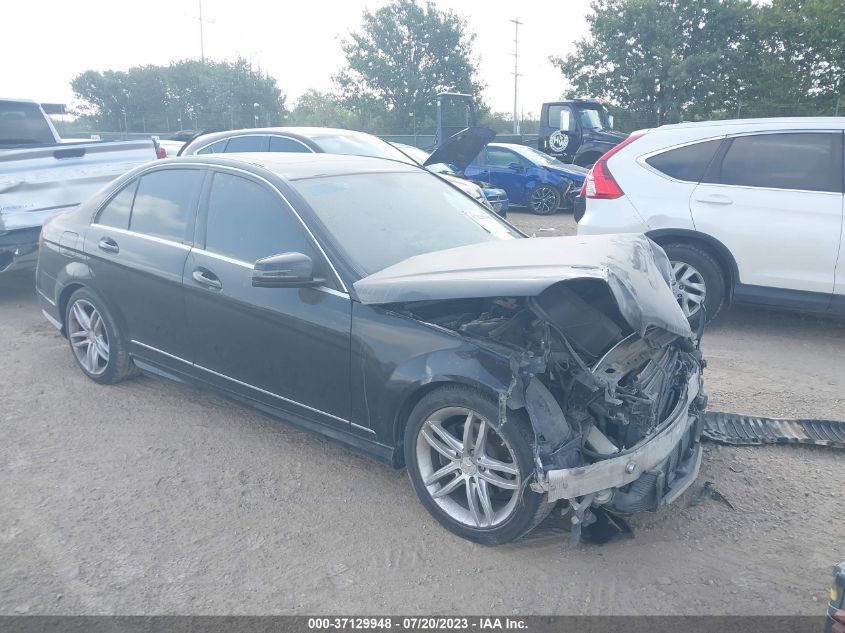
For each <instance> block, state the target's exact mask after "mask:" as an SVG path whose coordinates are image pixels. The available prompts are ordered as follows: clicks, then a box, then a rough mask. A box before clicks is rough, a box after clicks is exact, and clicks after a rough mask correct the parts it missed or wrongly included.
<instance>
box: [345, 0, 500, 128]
mask: <svg viewBox="0 0 845 633" xmlns="http://www.w3.org/2000/svg"><path fill="white" fill-rule="evenodd" d="M474 39H475V35H474V34H468V33H467V26H466V22H465V21H464V20H463V19H462V18H460V17H459V16H458V15H456V14H455V13H454V12H452V11H441V10H439V9H437V8H436V7H435V5H434V4H433V3H432V2H430V1H426V2H424V3H423V2H418V1H417V0H393V1H392V2H391V3H389V4H387V5H385V6H383V7H380V8H379V9H376V10H375V11H369V10H365V11H364V16H363V25H362V27H361V29H360V30H359V31H357V32H355V33H352V34H351V35H350V38H349V39H347V40H344V41H343V43H342V46H343V51H344V53H345V54H346V62H347V68H345V69H344V70H342V71H341V72H340V73H339V74H338V75H337V76H336V77H335V81H336V83H337V85H338V87H339V88H340V90H341V94H342V96H343V100H344V103H345V104H346V105H347V107H349V108H350V109H352V110H353V111H355V112H356V113H358V114H359V116H360V117H361V122H362V123H363V124H364V127H367V128H371V127H373V124H374V123H375V122H377V121H380V122H381V123H382V126H383V128H382V129H383V130H384V131H391V132H395V133H410V132H412V131H413V130H414V126H415V124H416V128H417V131H418V132H420V131H421V130H423V129H433V127H434V112H435V103H436V96H437V93H438V92H444V91H451V92H463V93H468V94H472V95H480V93H481V90H482V89H483V88H484V85H483V84H482V83H481V82H480V81H479V80H478V79H477V67H476V62H475V60H474V59H473V56H472V44H473V41H474ZM479 105H480V103H479ZM415 119H416V121H415Z"/></svg>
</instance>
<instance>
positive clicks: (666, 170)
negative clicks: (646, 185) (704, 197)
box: [645, 138, 722, 182]
mask: <svg viewBox="0 0 845 633" xmlns="http://www.w3.org/2000/svg"><path fill="white" fill-rule="evenodd" d="M721 144H722V139H720V138H719V139H714V140H712V141H704V142H702V143H693V144H692V145H685V146H684V147H679V148H677V149H670V150H669V151H667V152H662V153H660V154H657V155H655V156H652V157H650V158H647V159H646V161H645V162H646V163H648V164H649V165H651V166H652V167H654V168H655V169H656V170H657V171H659V172H660V173H662V174H666V175H667V176H669V177H670V178H674V179H675V180H685V181H687V182H699V181H700V180H701V179H702V178H703V177H704V173H705V172H706V171H707V167H708V166H709V165H710V161H712V160H713V157H714V156H715V155H716V150H718V149H719V146H720V145H721Z"/></svg>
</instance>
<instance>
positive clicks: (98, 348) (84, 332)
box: [68, 299, 109, 376]
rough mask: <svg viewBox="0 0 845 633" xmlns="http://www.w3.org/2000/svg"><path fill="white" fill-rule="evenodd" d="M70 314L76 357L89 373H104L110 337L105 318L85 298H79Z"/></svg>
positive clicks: (69, 327)
mask: <svg viewBox="0 0 845 633" xmlns="http://www.w3.org/2000/svg"><path fill="white" fill-rule="evenodd" d="M68 316H69V318H68V338H69V339H70V344H71V347H72V348H73V353H74V355H75V356H76V359H77V360H78V361H79V364H80V365H82V367H83V368H84V369H85V371H87V372H88V373H89V374H91V375H93V376H98V375H100V374H102V373H103V372H104V371H105V370H106V367H107V366H108V364H109V337H108V334H107V332H106V326H105V323H103V318H102V317H101V316H100V313H99V312H98V311H97V308H95V307H94V305H93V304H92V303H90V302H89V301H86V300H85V299H77V300H76V301H75V302H74V303H73V305H72V306H71V308H70V310H69V311H68Z"/></svg>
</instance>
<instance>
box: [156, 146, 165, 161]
mask: <svg viewBox="0 0 845 633" xmlns="http://www.w3.org/2000/svg"><path fill="white" fill-rule="evenodd" d="M156 156H158V157H159V158H167V150H166V149H164V148H163V147H162V146H161V145H159V146H158V147H156Z"/></svg>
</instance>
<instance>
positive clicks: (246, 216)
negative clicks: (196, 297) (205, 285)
mask: <svg viewBox="0 0 845 633" xmlns="http://www.w3.org/2000/svg"><path fill="white" fill-rule="evenodd" d="M205 249H206V250H207V251H210V252H212V253H217V254H218V255H225V256H227V257H233V258H235V259H238V260H241V261H244V262H248V263H254V262H255V261H256V260H258V259H261V258H262V257H269V256H270V255H278V254H279V253H304V254H306V255H308V256H309V257H311V258H312V259H314V258H315V253H314V249H313V247H312V245H311V242H310V240H309V238H308V235H307V234H306V232H305V229H304V228H303V226H302V224H301V223H300V222H299V220H298V219H297V218H296V217H295V216H294V214H293V213H292V212H291V210H290V209H289V208H287V206H285V205H284V203H283V202H282V201H281V200H280V199H279V197H278V196H276V195H274V194H273V193H272V192H271V191H269V190H268V189H267V188H266V187H264V186H262V185H260V184H258V183H256V182H254V181H252V180H248V179H246V178H241V177H240V176H233V175H231V174H225V173H219V172H218V173H215V174H214V180H213V181H212V184H211V192H210V194H209V198H208V216H207V220H206V232H205ZM314 263H315V265H316V264H317V263H318V262H317V261H315V262H314Z"/></svg>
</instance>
